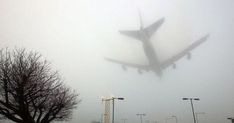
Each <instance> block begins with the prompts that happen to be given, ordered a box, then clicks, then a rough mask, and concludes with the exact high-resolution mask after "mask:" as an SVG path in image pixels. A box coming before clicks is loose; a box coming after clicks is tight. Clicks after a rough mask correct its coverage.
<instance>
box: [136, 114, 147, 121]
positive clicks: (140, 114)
mask: <svg viewBox="0 0 234 123" xmlns="http://www.w3.org/2000/svg"><path fill="white" fill-rule="evenodd" d="M136 115H137V116H140V120H141V123H142V116H146V114H136Z"/></svg>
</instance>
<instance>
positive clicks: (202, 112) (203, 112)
mask: <svg viewBox="0 0 234 123" xmlns="http://www.w3.org/2000/svg"><path fill="white" fill-rule="evenodd" d="M195 114H196V120H197V123H198V114H206V113H205V112H196V113H195Z"/></svg>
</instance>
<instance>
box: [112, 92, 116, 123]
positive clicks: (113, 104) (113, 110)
mask: <svg viewBox="0 0 234 123" xmlns="http://www.w3.org/2000/svg"><path fill="white" fill-rule="evenodd" d="M112 101H113V102H112V123H114V119H115V115H114V112H115V107H114V106H115V100H114V98H113V97H112Z"/></svg>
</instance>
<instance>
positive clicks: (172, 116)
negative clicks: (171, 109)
mask: <svg viewBox="0 0 234 123" xmlns="http://www.w3.org/2000/svg"><path fill="white" fill-rule="evenodd" d="M171 117H174V118H175V120H176V123H177V122H178V119H177V117H176V116H175V115H172V116H171Z"/></svg>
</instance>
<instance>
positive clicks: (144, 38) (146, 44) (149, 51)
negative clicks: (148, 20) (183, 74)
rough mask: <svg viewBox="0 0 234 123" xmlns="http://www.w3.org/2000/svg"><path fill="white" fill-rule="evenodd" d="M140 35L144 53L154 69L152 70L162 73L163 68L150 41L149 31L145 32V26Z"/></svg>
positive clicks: (158, 73) (150, 66)
mask: <svg viewBox="0 0 234 123" xmlns="http://www.w3.org/2000/svg"><path fill="white" fill-rule="evenodd" d="M140 37H141V42H142V46H143V49H144V53H145V55H146V57H147V59H148V62H149V68H150V69H152V71H154V72H155V73H156V74H157V75H159V76H160V75H162V70H161V68H160V65H159V60H158V57H157V54H156V52H155V50H154V47H153V44H152V42H151V41H150V37H149V36H148V34H147V32H145V31H144V30H143V28H141V29H140Z"/></svg>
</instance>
